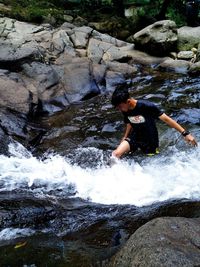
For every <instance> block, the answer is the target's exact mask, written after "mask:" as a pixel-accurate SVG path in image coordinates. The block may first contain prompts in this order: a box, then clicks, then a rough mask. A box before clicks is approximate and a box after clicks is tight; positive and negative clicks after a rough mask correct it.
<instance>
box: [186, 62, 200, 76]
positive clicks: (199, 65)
mask: <svg viewBox="0 0 200 267" xmlns="http://www.w3.org/2000/svg"><path fill="white" fill-rule="evenodd" d="M188 72H189V74H191V75H199V74H200V61H199V62H196V63H194V64H192V65H191V67H190V68H189V71H188Z"/></svg>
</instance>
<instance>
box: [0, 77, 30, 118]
mask: <svg viewBox="0 0 200 267" xmlns="http://www.w3.org/2000/svg"><path fill="white" fill-rule="evenodd" d="M0 84H1V86H0V106H1V107H4V108H10V109H11V110H13V111H16V112H21V113H24V114H28V113H29V111H30V109H29V108H30V106H29V105H30V99H31V94H30V92H29V91H28V90H27V88H26V87H25V85H24V83H23V81H22V79H21V78H20V77H19V76H18V75H17V74H16V75H15V77H11V75H10V77H7V75H3V76H0Z"/></svg>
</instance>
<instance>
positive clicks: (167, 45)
mask: <svg viewBox="0 0 200 267" xmlns="http://www.w3.org/2000/svg"><path fill="white" fill-rule="evenodd" d="M177 39H178V37H177V27H176V24H175V22H173V21H170V20H163V21H158V22H155V23H154V24H152V25H150V26H148V27H146V28H144V29H143V30H141V31H139V32H137V33H136V34H134V42H135V45H136V48H139V49H141V50H143V51H145V52H148V53H150V54H151V55H155V56H164V55H168V54H169V52H171V51H174V50H175V48H176V44H177Z"/></svg>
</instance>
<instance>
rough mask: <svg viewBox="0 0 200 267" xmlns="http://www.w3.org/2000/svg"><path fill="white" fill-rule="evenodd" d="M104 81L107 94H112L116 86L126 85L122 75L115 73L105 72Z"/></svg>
mask: <svg viewBox="0 0 200 267" xmlns="http://www.w3.org/2000/svg"><path fill="white" fill-rule="evenodd" d="M105 80H106V89H107V91H108V92H113V91H114V89H115V88H116V86H117V85H120V84H125V83H126V79H125V77H124V75H123V74H122V73H120V72H115V71H107V73H106V77H105Z"/></svg>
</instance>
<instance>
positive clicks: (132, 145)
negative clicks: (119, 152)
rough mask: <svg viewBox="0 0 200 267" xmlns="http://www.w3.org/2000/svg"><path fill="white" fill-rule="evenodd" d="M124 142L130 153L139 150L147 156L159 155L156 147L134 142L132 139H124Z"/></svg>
mask: <svg viewBox="0 0 200 267" xmlns="http://www.w3.org/2000/svg"><path fill="white" fill-rule="evenodd" d="M125 140H126V141H127V142H128V143H129V146H130V152H135V151H136V150H138V149H141V150H142V152H143V153H145V154H147V155H149V156H152V155H155V154H159V151H158V145H153V144H147V143H144V142H136V141H135V140H134V139H132V138H126V139H125Z"/></svg>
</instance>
